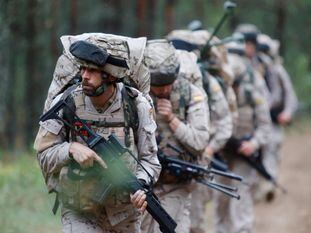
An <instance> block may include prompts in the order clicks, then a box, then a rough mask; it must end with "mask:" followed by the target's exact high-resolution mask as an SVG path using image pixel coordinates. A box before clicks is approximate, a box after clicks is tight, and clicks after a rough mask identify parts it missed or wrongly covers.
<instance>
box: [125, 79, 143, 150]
mask: <svg viewBox="0 0 311 233" xmlns="http://www.w3.org/2000/svg"><path fill="white" fill-rule="evenodd" d="M136 97H137V94H136V93H134V92H133V91H132V90H131V88H130V87H129V86H126V85H124V86H123V88H122V100H123V110H124V124H125V127H124V133H125V146H126V147H130V145H131V142H130V128H132V129H133V132H134V140H135V142H137V140H138V135H137V131H138V127H139V119H138V110H137V105H136V103H135V98H136Z"/></svg>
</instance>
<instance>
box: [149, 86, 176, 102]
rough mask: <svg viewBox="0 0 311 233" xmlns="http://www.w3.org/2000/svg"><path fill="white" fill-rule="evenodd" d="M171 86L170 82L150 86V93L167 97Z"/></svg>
mask: <svg viewBox="0 0 311 233" xmlns="http://www.w3.org/2000/svg"><path fill="white" fill-rule="evenodd" d="M172 88H173V85H172V84H170V85H165V86H160V87H157V86H151V87H150V90H151V93H152V94H153V95H155V96H156V97H158V98H165V99H169V97H170V94H171V92H172Z"/></svg>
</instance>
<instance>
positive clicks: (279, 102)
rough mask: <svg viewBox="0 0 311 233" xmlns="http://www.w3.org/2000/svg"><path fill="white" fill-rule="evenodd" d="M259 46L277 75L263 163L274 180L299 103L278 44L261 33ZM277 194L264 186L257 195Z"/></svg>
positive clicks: (269, 185)
mask: <svg viewBox="0 0 311 233" xmlns="http://www.w3.org/2000/svg"><path fill="white" fill-rule="evenodd" d="M258 43H259V46H258V47H259V51H260V52H263V53H265V54H266V55H268V56H269V57H270V58H271V64H272V69H273V74H274V75H273V77H271V78H273V79H272V80H270V84H271V85H270V88H271V91H270V93H271V98H270V115H271V119H272V123H273V124H272V133H271V135H270V140H269V143H268V144H267V146H266V147H265V148H264V154H265V156H264V164H265V166H266V168H267V170H268V172H269V173H270V174H271V175H272V176H273V177H274V178H277V175H278V168H279V163H280V160H281V154H280V152H281V151H280V150H281V145H282V141H283V137H284V132H283V127H284V126H286V125H288V124H289V123H290V122H291V121H292V117H293V114H294V112H295V111H296V109H297V105H298V104H297V97H296V95H295V91H294V89H293V86H292V83H291V80H290V77H289V75H288V73H287V72H286V70H285V69H284V66H283V65H282V62H281V58H280V56H279V53H278V49H279V42H278V41H275V40H272V39H271V38H270V37H269V36H267V35H264V34H260V35H259V36H258ZM282 126H283V127H282ZM274 194H275V192H274V188H273V185H272V184H270V183H262V185H261V186H260V190H259V193H258V195H259V196H260V195H261V196H263V197H265V199H266V200H267V201H269V200H272V199H273V198H274ZM259 198H260V197H259Z"/></svg>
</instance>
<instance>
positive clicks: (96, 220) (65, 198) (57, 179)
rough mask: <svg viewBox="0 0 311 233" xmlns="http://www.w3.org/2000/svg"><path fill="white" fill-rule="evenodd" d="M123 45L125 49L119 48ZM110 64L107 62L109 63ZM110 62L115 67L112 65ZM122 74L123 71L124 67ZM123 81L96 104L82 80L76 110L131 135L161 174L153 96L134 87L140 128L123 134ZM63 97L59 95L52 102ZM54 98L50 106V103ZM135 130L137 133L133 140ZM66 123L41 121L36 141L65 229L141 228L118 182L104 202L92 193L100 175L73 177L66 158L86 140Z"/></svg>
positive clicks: (99, 129)
mask: <svg viewBox="0 0 311 233" xmlns="http://www.w3.org/2000/svg"><path fill="white" fill-rule="evenodd" d="M119 51H121V50H119ZM105 67H106V66H105ZM110 68H111V67H110ZM111 69H113V71H112V70H111V71H110V72H111V73H113V72H116V73H114V74H115V75H116V77H118V78H119V77H120V76H119V75H118V73H117V72H118V68H115V67H113V68H111ZM120 74H121V73H120ZM122 89H123V84H121V83H119V84H116V90H115V93H114V95H113V96H112V97H111V98H110V100H109V101H108V103H109V104H108V107H107V108H105V109H96V108H95V107H94V105H93V104H92V102H91V99H90V98H89V97H88V96H86V95H85V94H84V93H83V91H82V89H81V86H78V87H77V88H76V89H75V90H74V91H73V93H72V94H71V97H72V99H73V103H74V105H75V108H76V111H75V112H76V114H77V115H78V116H79V117H80V118H81V119H84V120H86V121H87V122H88V123H89V124H90V125H91V127H92V129H93V130H94V131H95V132H96V133H98V134H99V135H101V136H103V137H107V136H108V135H109V134H111V133H114V134H115V135H116V136H117V137H119V139H120V140H121V142H123V143H124V144H125V139H128V140H129V142H130V144H129V145H128V148H129V149H130V150H131V151H133V153H134V154H135V156H136V157H137V158H138V159H139V160H140V162H141V163H142V165H143V166H144V167H145V168H146V170H147V171H148V172H149V173H150V174H151V176H152V177H154V179H155V180H157V178H158V176H159V173H160V169H161V166H160V164H159V161H158V158H157V156H156V152H157V145H156V141H155V130H156V124H155V122H154V120H153V109H152V107H151V105H150V102H149V101H148V100H147V99H146V98H145V97H144V96H143V94H142V93H141V92H139V91H138V90H136V89H134V88H130V92H131V94H132V95H133V96H134V99H133V101H134V103H135V105H136V106H137V115H138V122H139V126H138V129H137V132H134V130H133V128H130V129H129V134H125V127H126V126H125V114H124V102H123V98H122V93H121V91H122ZM59 98H60V96H58V97H56V98H55V100H54V102H55V103H56V101H57V100H58V99H59ZM53 104H54V103H52V104H51V105H50V106H52V105H53ZM134 134H135V135H137V138H135V140H134ZM67 136H68V133H67V131H66V130H65V127H63V124H62V123H61V122H60V121H58V120H48V121H45V122H40V129H39V132H38V134H37V137H36V141H35V146H34V147H35V149H36V150H37V152H38V162H39V165H40V167H41V169H42V172H43V175H44V178H45V181H46V184H47V186H48V190H49V192H53V191H56V192H57V193H58V194H59V198H60V201H61V204H62V224H63V232H64V233H69V232H81V233H82V232H90V233H94V232H96V233H97V232H98V233H99V232H100V233H103V232H120V233H121V232H140V218H141V215H140V213H139V212H138V210H137V209H136V208H134V207H133V205H132V204H131V203H130V197H129V193H128V192H127V191H124V190H122V189H121V190H119V189H118V188H114V189H113V191H112V192H111V193H110V194H109V196H108V197H107V198H106V199H105V200H104V201H103V202H102V203H98V202H94V201H93V199H92V197H93V194H95V195H96V194H97V192H96V191H97V187H99V185H101V183H99V180H98V178H96V177H91V178H88V179H82V180H78V181H77V180H72V179H69V177H68V176H67V173H68V164H69V163H70V161H72V158H71V157H70V156H69V148H70V145H71V142H72V141H78V142H79V143H82V144H84V145H85V143H84V141H82V140H81V139H80V137H77V138H76V139H74V138H72V137H70V138H69V141H67V139H66V138H67ZM124 162H125V164H126V165H127V166H128V168H129V169H130V170H131V171H132V172H133V173H134V174H135V175H136V176H137V178H138V179H142V180H144V181H145V182H147V183H149V182H150V180H149V177H148V175H147V174H146V172H145V171H144V170H142V168H141V167H140V166H138V165H137V164H136V162H135V161H134V159H133V158H131V157H130V156H129V155H125V156H124Z"/></svg>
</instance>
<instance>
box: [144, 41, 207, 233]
mask: <svg viewBox="0 0 311 233" xmlns="http://www.w3.org/2000/svg"><path fill="white" fill-rule="evenodd" d="M146 62H147V65H148V67H149V69H150V72H151V92H150V94H151V97H152V98H153V99H154V103H155V108H156V122H157V125H158V130H157V138H158V147H159V150H162V151H163V152H164V153H165V154H167V155H169V156H176V157H177V158H180V159H183V160H186V161H192V159H191V158H192V157H193V156H194V157H198V156H199V155H200V154H201V153H202V151H203V150H204V148H205V147H206V145H207V142H208V138H209V123H208V117H209V115H208V107H207V105H206V99H205V98H204V94H203V93H202V92H201V91H200V89H199V88H197V87H196V86H194V85H193V84H191V83H189V82H188V81H187V80H186V79H184V78H182V77H180V75H178V69H179V62H178V58H177V55H176V51H175V49H174V47H173V46H172V45H170V44H169V43H168V42H167V41H166V40H154V41H149V42H148V45H147V49H146ZM168 144H171V145H173V146H175V147H178V148H180V149H181V150H183V151H184V152H186V153H185V154H188V153H190V154H192V156H190V155H189V154H188V155H181V154H179V153H177V152H176V151H174V150H172V149H171V148H170V147H169V146H168ZM189 185H190V183H189V180H182V179H178V178H176V177H172V176H171V175H170V174H169V173H168V172H167V171H166V170H164V171H163V170H162V173H161V176H160V179H159V181H158V183H157V186H156V187H155V193H158V196H159V198H160V201H161V203H162V205H163V207H164V208H165V209H166V210H167V211H168V213H169V214H170V215H171V216H172V218H173V219H175V221H176V222H177V224H178V225H177V228H176V232H179V233H183V232H187V233H189V231H190V216H189V214H190V204H191V188H190V187H189ZM142 232H150V233H151V232H153V233H154V232H159V231H158V227H157V224H156V223H155V221H154V220H152V219H151V217H150V216H149V215H147V214H145V216H144V218H143V223H142Z"/></svg>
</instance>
